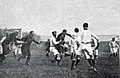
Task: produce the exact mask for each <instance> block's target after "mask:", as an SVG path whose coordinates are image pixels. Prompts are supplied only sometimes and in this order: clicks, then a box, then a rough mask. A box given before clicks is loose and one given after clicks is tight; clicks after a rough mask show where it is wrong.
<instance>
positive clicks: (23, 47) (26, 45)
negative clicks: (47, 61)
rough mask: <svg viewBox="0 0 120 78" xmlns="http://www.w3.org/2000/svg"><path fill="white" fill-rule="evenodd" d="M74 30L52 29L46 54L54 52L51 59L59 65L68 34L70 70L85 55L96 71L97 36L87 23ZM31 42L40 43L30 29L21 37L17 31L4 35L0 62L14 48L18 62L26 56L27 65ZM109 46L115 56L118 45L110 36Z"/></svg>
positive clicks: (65, 54)
mask: <svg viewBox="0 0 120 78" xmlns="http://www.w3.org/2000/svg"><path fill="white" fill-rule="evenodd" d="M74 32H75V34H74V35H70V34H68V33H67V30H66V29H64V30H63V31H62V33H60V34H58V35H57V31H53V32H52V37H51V39H49V40H48V43H47V44H46V45H47V49H46V52H47V53H46V56H48V55H49V52H52V53H53V54H54V60H53V61H54V62H55V63H57V65H61V60H62V59H63V56H67V55H68V53H67V52H68V45H67V44H66V42H65V37H66V36H69V37H71V40H70V41H69V46H70V53H69V55H70V56H71V70H73V69H75V68H76V66H78V64H79V62H80V58H81V57H82V56H85V59H86V60H87V61H88V63H89V66H91V68H92V69H93V71H94V72H97V69H96V67H95V59H96V58H98V47H99V42H100V40H99V38H98V37H97V36H96V35H95V34H93V33H92V32H91V31H89V30H88V23H83V30H82V31H81V32H80V31H79V29H78V28H75V29H74ZM32 42H35V43H37V44H40V43H41V41H40V42H38V41H36V40H35V39H34V31H30V32H29V34H28V35H26V36H25V37H23V38H18V31H14V32H13V33H10V34H9V35H6V36H5V37H3V38H2V39H1V41H0V49H1V50H0V63H2V62H3V61H4V60H5V59H6V57H7V55H9V53H10V51H11V50H14V52H15V53H17V52H19V53H18V54H20V56H19V57H18V58H17V60H18V62H19V61H20V60H21V59H22V58H26V62H25V64H26V65H29V61H30V58H31V52H30V46H31V43H32ZM15 46H17V47H15ZM109 46H110V50H111V51H110V58H111V56H112V55H113V56H114V57H116V55H117V51H118V47H119V46H118V44H117V43H116V40H115V38H112V40H111V41H110V43H109ZM16 48H17V49H16ZM15 55H16V54H15Z"/></svg>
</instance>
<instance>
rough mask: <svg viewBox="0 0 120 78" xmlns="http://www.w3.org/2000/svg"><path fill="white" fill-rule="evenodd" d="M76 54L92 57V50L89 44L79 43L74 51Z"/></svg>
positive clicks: (87, 57)
mask: <svg viewBox="0 0 120 78" xmlns="http://www.w3.org/2000/svg"><path fill="white" fill-rule="evenodd" d="M76 54H77V55H82V54H83V55H84V56H85V58H86V59H94V55H93V50H92V48H91V44H81V45H80V47H79V48H78V50H77V51H76ZM90 56H91V57H90Z"/></svg>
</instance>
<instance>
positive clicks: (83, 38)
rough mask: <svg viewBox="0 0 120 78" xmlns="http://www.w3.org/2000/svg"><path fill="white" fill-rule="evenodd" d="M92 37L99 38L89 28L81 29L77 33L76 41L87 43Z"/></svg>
mask: <svg viewBox="0 0 120 78" xmlns="http://www.w3.org/2000/svg"><path fill="white" fill-rule="evenodd" d="M92 37H94V38H96V39H99V38H98V37H97V36H96V35H94V34H93V33H92V32H90V31H89V30H83V31H81V32H80V34H79V35H78V38H77V41H78V42H79V43H89V42H91V39H92Z"/></svg>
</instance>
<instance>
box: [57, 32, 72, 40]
mask: <svg viewBox="0 0 120 78" xmlns="http://www.w3.org/2000/svg"><path fill="white" fill-rule="evenodd" d="M66 35H67V36H69V37H71V38H72V36H71V35H70V34H68V33H67V34H66ZM66 35H65V34H63V33H60V34H59V35H58V36H57V38H56V41H60V40H62V41H64V40H65V36H66Z"/></svg>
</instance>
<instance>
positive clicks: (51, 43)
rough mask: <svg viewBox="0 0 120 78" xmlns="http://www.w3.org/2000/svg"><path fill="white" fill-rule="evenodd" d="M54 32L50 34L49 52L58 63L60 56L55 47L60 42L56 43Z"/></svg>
mask: <svg viewBox="0 0 120 78" xmlns="http://www.w3.org/2000/svg"><path fill="white" fill-rule="evenodd" d="M56 33H57V32H56V31H53V32H52V38H51V39H50V52H52V53H53V54H54V56H55V57H54V60H55V61H57V62H58V64H59V61H60V55H59V52H58V50H57V49H56V45H57V44H59V43H60V41H57V42H56Z"/></svg>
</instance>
